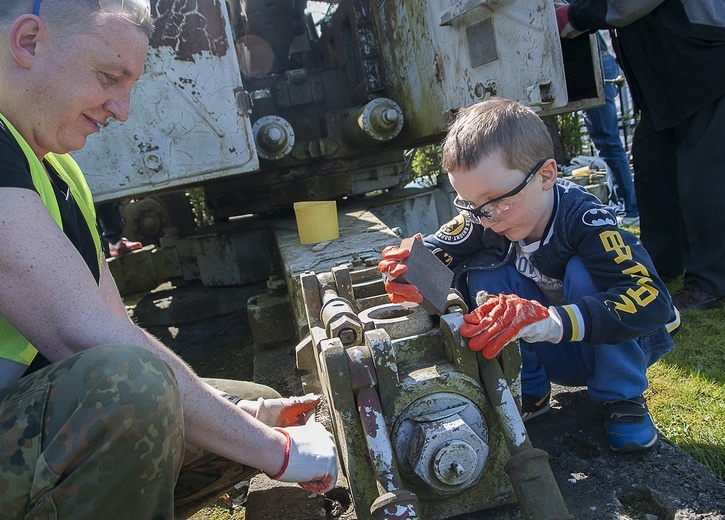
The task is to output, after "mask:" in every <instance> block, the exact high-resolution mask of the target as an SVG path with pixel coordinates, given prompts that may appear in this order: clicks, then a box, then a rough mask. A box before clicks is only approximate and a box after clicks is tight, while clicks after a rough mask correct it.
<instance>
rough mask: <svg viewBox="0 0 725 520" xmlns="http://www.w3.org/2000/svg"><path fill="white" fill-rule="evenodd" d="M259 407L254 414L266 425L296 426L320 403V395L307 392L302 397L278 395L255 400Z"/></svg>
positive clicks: (305, 420) (302, 422)
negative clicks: (273, 397) (278, 396)
mask: <svg viewBox="0 0 725 520" xmlns="http://www.w3.org/2000/svg"><path fill="white" fill-rule="evenodd" d="M257 402H258V403H259V408H257V413H256V415H255V416H254V417H255V418H256V419H257V420H258V421H262V422H263V423H264V424H266V425H267V426H279V427H280V428H286V427H288V426H298V425H301V424H305V423H306V422H307V419H309V417H310V415H312V413H313V412H314V410H315V407H316V406H317V405H318V404H319V403H320V396H319V395H315V394H307V395H303V396H302V397H280V398H277V399H263V398H261V397H260V398H259V399H258V400H257Z"/></svg>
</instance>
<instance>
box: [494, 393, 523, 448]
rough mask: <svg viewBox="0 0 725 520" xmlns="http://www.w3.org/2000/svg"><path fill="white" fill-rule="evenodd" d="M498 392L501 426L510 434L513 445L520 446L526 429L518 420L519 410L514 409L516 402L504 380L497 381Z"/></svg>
mask: <svg viewBox="0 0 725 520" xmlns="http://www.w3.org/2000/svg"><path fill="white" fill-rule="evenodd" d="M498 391H499V392H500V394H501V406H500V407H499V408H500V409H501V411H502V413H501V414H500V415H499V417H501V418H502V420H501V423H502V426H503V427H504V428H506V429H507V430H508V431H509V432H510V437H509V438H510V439H511V440H512V441H513V443H514V445H516V446H521V445H523V444H524V442H526V438H527V434H526V428H525V427H524V422H523V421H522V420H521V419H520V417H521V416H520V415H519V409H518V408H517V407H516V401H514V396H513V395H511V390H509V387H508V383H506V380H505V379H500V380H499V383H498ZM504 417H505V418H508V420H504V419H503V418H504Z"/></svg>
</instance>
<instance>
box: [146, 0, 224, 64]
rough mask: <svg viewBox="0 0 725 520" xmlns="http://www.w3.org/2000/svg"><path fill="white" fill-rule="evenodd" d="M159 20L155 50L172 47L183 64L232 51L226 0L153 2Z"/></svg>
mask: <svg viewBox="0 0 725 520" xmlns="http://www.w3.org/2000/svg"><path fill="white" fill-rule="evenodd" d="M152 4H153V5H152V12H153V13H154V18H155V20H156V22H155V24H154V32H153V35H152V36H151V38H150V41H149V44H150V46H151V47H152V48H155V49H158V48H160V47H169V48H171V49H173V51H174V53H175V55H176V58H177V59H178V60H181V61H192V62H193V61H194V59H195V56H199V55H201V53H202V52H209V53H210V54H211V55H212V56H224V55H225V54H226V53H227V51H228V50H229V40H228V39H227V35H226V29H225V20H224V18H223V17H222V15H221V9H222V8H224V9H226V4H225V3H224V1H223V0H156V1H154V2H152Z"/></svg>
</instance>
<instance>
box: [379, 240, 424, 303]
mask: <svg viewBox="0 0 725 520" xmlns="http://www.w3.org/2000/svg"><path fill="white" fill-rule="evenodd" d="M415 238H417V239H418V240H420V241H421V242H422V241H423V237H422V236H421V235H420V233H418V234H416V235H415ZM382 255H383V259H382V260H381V261H380V263H379V264H378V270H379V271H380V272H381V273H382V274H383V280H385V292H387V293H388V297H389V298H390V301H391V302H393V303H403V302H413V303H420V302H422V301H423V295H422V294H420V292H419V291H418V288H417V287H416V286H415V285H412V284H409V283H401V282H394V281H393V280H392V279H393V278H397V277H398V276H400V275H401V274H403V273H404V272H406V271H407V270H408V266H407V265H405V264H404V263H402V262H401V260H405V259H406V258H408V256H410V250H408V249H401V248H400V247H398V246H388V247H386V248H385V249H383V253H382Z"/></svg>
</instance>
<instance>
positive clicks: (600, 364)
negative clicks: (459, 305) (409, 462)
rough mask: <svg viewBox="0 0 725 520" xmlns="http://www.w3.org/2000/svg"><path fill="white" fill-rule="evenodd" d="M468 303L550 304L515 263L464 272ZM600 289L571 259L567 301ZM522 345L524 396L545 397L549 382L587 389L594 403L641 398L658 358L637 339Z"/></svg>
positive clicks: (566, 276)
mask: <svg viewBox="0 0 725 520" xmlns="http://www.w3.org/2000/svg"><path fill="white" fill-rule="evenodd" d="M468 287H469V292H470V297H471V301H473V302H475V301H476V293H478V291H481V290H485V291H487V292H489V293H491V294H499V293H504V294H516V295H518V296H520V297H522V298H526V299H529V300H536V301H538V302H540V303H541V304H543V305H546V306H548V305H549V301H548V299H547V298H546V296H545V295H544V293H542V292H541V290H540V289H539V288H538V287H537V285H536V284H535V283H534V282H533V281H532V280H531V279H529V278H526V277H525V276H523V275H522V274H520V273H519V272H518V271H517V270H516V268H515V267H514V266H513V265H508V266H506V267H504V268H501V269H496V270H492V271H471V272H469V273H468ZM597 292H599V291H597V290H596V288H595V287H594V283H593V282H592V279H591V276H590V275H589V272H588V271H587V270H586V269H585V267H584V264H583V262H582V261H581V258H579V257H573V258H572V259H571V260H570V261H569V263H568V264H567V269H566V274H565V276H564V295H565V297H566V301H567V303H573V302H577V301H579V300H580V299H581V298H582V297H583V296H586V295H590V294H595V293H597ZM520 345H521V362H522V369H521V386H522V392H523V393H524V394H527V395H532V396H535V397H543V396H544V395H546V392H547V391H548V389H549V385H550V383H556V384H559V385H564V386H586V387H587V388H588V389H589V395H590V396H591V397H592V399H594V400H595V401H600V402H603V401H615V400H622V399H629V398H631V397H635V396H638V395H640V394H641V393H642V392H643V391H644V390H645V389H646V388H647V375H646V371H647V367H648V366H649V365H651V364H652V363H654V362H655V361H657V359H659V357H660V355H661V354H660V355H654V354H648V353H646V352H645V351H644V350H642V348H641V347H640V345H639V343H638V342H637V340H636V339H631V340H629V341H625V342H623V343H619V344H616V345H596V346H593V345H589V344H588V343H584V342H578V341H575V342H570V343H557V344H554V343H547V342H542V343H527V342H525V341H520Z"/></svg>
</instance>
